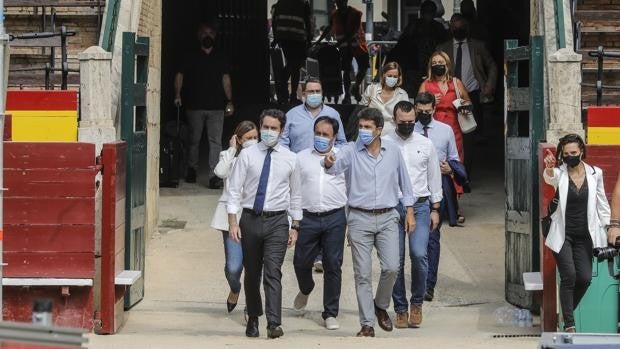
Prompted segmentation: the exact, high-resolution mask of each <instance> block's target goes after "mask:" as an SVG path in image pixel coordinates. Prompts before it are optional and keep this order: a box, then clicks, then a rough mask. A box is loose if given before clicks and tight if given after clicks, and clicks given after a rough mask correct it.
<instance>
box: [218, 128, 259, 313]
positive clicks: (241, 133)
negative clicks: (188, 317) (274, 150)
mask: <svg viewBox="0 0 620 349" xmlns="http://www.w3.org/2000/svg"><path fill="white" fill-rule="evenodd" d="M256 143H258V131H257V127H256V125H255V124H254V123H253V122H251V121H242V122H241V123H240V124H239V125H237V128H236V129H235V133H234V134H233V136H232V137H231V138H230V143H229V147H228V149H227V150H224V151H222V152H221V153H220V161H219V162H218V163H217V166H215V169H214V172H215V175H216V176H218V177H219V178H221V179H223V180H224V191H223V192H222V196H220V200H219V201H218V204H217V207H216V208H215V213H214V214H213V218H212V219H211V227H212V228H213V229H217V230H219V231H221V232H222V238H223V239H224V256H225V264H224V274H225V275H226V280H227V281H228V286H229V287H230V292H229V293H228V298H227V299H226V307H227V309H228V312H229V313H230V312H231V311H233V309H235V307H236V306H237V300H238V299H239V292H241V272H242V271H243V252H242V251H241V245H240V244H239V243H237V242H235V241H233V240H232V239H231V238H230V235H229V233H228V213H227V212H226V203H227V201H228V177H229V176H230V173H231V171H232V168H233V166H234V164H235V161H236V160H237V156H239V153H240V152H241V150H242V149H245V148H249V147H251V146H253V145H255V144H256ZM239 213H240V212H239Z"/></svg>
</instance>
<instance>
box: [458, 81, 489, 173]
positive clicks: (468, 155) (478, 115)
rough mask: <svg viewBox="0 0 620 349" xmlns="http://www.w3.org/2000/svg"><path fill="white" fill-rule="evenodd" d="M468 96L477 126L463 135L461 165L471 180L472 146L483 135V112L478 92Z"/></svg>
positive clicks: (472, 92) (473, 151) (470, 93)
mask: <svg viewBox="0 0 620 349" xmlns="http://www.w3.org/2000/svg"><path fill="white" fill-rule="evenodd" d="M468 94H469V98H470V99H471V105H472V106H473V108H474V109H473V113H474V119H475V120H476V124H477V125H478V126H477V127H476V130H475V131H474V132H471V133H468V134H464V135H463V150H464V152H465V162H464V163H463V165H465V170H467V174H468V175H469V178H470V179H471V177H472V175H471V174H472V167H473V164H474V156H473V154H474V153H475V150H474V146H475V143H476V140H477V139H479V138H480V137H482V136H483V135H484V132H483V126H484V110H483V108H482V105H481V104H480V90H476V91H471V92H469V93H468Z"/></svg>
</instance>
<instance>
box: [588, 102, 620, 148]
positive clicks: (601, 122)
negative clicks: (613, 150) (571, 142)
mask: <svg viewBox="0 0 620 349" xmlns="http://www.w3.org/2000/svg"><path fill="white" fill-rule="evenodd" d="M588 144H608V145H620V107H589V108H588Z"/></svg>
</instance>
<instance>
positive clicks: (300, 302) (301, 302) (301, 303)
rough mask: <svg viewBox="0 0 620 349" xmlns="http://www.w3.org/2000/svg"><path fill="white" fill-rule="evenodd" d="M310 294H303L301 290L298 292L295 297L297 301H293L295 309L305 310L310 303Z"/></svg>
mask: <svg viewBox="0 0 620 349" xmlns="http://www.w3.org/2000/svg"><path fill="white" fill-rule="evenodd" d="M309 297H310V295H309V294H308V295H306V294H303V293H301V292H299V293H297V296H296V297H295V302H293V309H295V310H296V311H303V310H304V309H306V305H308V298H309Z"/></svg>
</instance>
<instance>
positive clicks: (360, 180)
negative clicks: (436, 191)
mask: <svg viewBox="0 0 620 349" xmlns="http://www.w3.org/2000/svg"><path fill="white" fill-rule="evenodd" d="M358 125H359V131H358V133H359V136H358V139H357V141H356V142H351V143H349V144H348V145H347V146H344V147H342V148H341V150H340V151H339V152H338V153H337V154H327V155H326V156H325V158H324V160H323V166H324V167H325V169H326V172H327V174H330V175H338V174H341V173H344V174H345V178H346V183H347V195H348V201H347V204H348V209H349V212H348V217H347V224H348V229H349V237H350V241H351V252H352V256H353V271H354V274H355V290H356V293H357V303H358V308H359V317H360V325H361V326H362V328H361V330H360V331H359V332H358V333H357V336H358V337H374V336H375V330H374V324H375V320H378V323H379V327H381V328H382V329H383V330H385V331H392V329H393V326H392V320H391V319H390V316H389V315H388V313H387V311H386V309H387V308H388V307H389V306H390V297H391V295H392V289H393V288H394V282H395V281H396V277H397V276H398V221H399V220H400V214H399V212H398V211H397V210H396V207H397V206H398V204H399V202H402V204H403V206H404V207H405V210H406V216H405V231H406V232H407V234H411V233H412V232H413V230H414V229H415V225H416V223H415V218H414V215H413V204H414V201H415V199H414V197H413V195H412V192H413V189H412V188H411V180H410V179H409V175H408V174H407V167H406V164H405V160H404V159H403V156H402V155H401V152H400V149H399V148H398V146H397V145H396V144H394V143H392V142H390V141H387V140H382V139H381V130H382V128H383V115H382V114H381V112H380V111H379V110H377V109H374V108H365V109H362V110H361V111H360V113H359V121H358ZM401 194H402V199H400V200H399V197H400V195H401ZM373 247H376V249H377V255H378V257H379V262H380V265H381V276H380V278H379V284H378V285H377V293H376V295H375V296H374V297H373V295H372V249H373ZM373 298H374V299H373Z"/></svg>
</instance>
